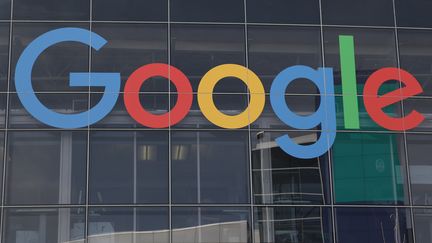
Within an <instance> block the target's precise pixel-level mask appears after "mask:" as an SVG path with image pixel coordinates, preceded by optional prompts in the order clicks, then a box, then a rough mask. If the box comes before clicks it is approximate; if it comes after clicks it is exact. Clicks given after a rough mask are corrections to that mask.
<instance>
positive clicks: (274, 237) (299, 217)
mask: <svg viewBox="0 0 432 243" xmlns="http://www.w3.org/2000/svg"><path fill="white" fill-rule="evenodd" d="M254 213H255V218H254V220H255V241H256V242H261V243H279V242H299V243H300V242H301V243H303V242H304V243H306V242H322V243H331V242H333V241H332V238H333V237H332V221H331V211H330V210H329V209H327V208H318V207H313V208H309V207H257V208H255V212H254Z"/></svg>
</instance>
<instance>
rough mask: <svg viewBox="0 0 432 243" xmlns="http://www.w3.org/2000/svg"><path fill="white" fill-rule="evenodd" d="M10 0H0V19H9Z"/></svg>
mask: <svg viewBox="0 0 432 243" xmlns="http://www.w3.org/2000/svg"><path fill="white" fill-rule="evenodd" d="M10 4H11V3H10V0H0V19H2V20H10V17H11V16H10V10H11V7H10Z"/></svg>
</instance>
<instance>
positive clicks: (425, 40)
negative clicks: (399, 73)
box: [398, 30, 432, 96]
mask: <svg viewBox="0 0 432 243" xmlns="http://www.w3.org/2000/svg"><path fill="white" fill-rule="evenodd" d="M398 40H399V53H400V63H401V68H402V69H404V70H406V71H408V72H410V73H411V74H413V75H414V77H415V78H416V79H417V80H418V81H419V82H420V84H421V86H422V87H423V90H424V91H423V92H422V93H421V94H419V96H432V69H431V66H430V63H431V62H432V47H431V46H430V43H431V42H432V32H431V31H427V30H425V31H423V30H399V32H398Z"/></svg>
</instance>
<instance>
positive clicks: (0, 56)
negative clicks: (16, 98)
mask: <svg viewBox="0 0 432 243" xmlns="http://www.w3.org/2000/svg"><path fill="white" fill-rule="evenodd" d="M1 2H2V1H1V0H0V16H1V11H2V10H1ZM8 71H9V24H7V23H0V91H7V82H8Z"/></svg>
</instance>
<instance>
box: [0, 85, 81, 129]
mask: <svg viewBox="0 0 432 243" xmlns="http://www.w3.org/2000/svg"><path fill="white" fill-rule="evenodd" d="M24 95H27V94H24ZM36 96H37V97H38V99H39V100H40V102H41V103H42V104H44V105H45V106H46V107H48V108H49V109H51V110H53V111H55V112H58V113H62V114H77V113H81V112H85V111H87V110H88V94H85V93H79V94H67V93H62V94H53V93H37V94H36ZM0 97H1V96H0ZM9 99H10V107H9V127H10V128H53V127H51V126H48V125H46V124H44V123H42V122H40V121H38V120H36V119H35V118H34V117H33V116H32V115H30V114H29V113H28V111H27V110H26V109H25V108H24V107H23V106H22V103H21V101H20V100H19V98H18V96H17V94H16V93H11V94H10V97H9Z"/></svg>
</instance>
